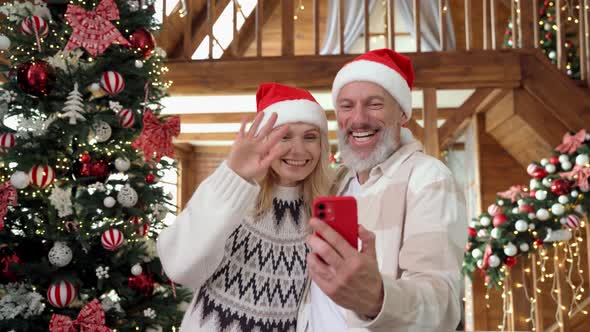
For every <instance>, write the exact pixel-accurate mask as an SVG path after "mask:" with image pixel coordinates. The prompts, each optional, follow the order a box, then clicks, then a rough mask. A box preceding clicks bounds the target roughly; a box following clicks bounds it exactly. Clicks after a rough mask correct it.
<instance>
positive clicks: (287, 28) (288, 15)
mask: <svg viewBox="0 0 590 332" xmlns="http://www.w3.org/2000/svg"><path fill="white" fill-rule="evenodd" d="M293 1H294V0H281V5H282V17H281V20H282V29H281V30H282V40H281V45H282V48H281V50H282V51H281V55H283V56H293V55H295V19H294V15H295V7H294V6H295V3H294V2H293Z"/></svg>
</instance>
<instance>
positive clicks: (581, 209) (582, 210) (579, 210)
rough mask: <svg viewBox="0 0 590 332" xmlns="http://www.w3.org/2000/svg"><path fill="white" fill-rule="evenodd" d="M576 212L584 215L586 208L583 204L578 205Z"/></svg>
mask: <svg viewBox="0 0 590 332" xmlns="http://www.w3.org/2000/svg"><path fill="white" fill-rule="evenodd" d="M574 211H576V212H578V213H579V214H584V207H583V206H582V205H581V204H580V205H576V207H575V208H574Z"/></svg>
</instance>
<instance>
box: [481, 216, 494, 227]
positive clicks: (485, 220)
mask: <svg viewBox="0 0 590 332" xmlns="http://www.w3.org/2000/svg"><path fill="white" fill-rule="evenodd" d="M479 223H480V224H481V225H482V226H484V227H485V226H489V225H490V224H491V223H492V220H491V219H490V218H489V217H485V216H484V217H481V219H479Z"/></svg>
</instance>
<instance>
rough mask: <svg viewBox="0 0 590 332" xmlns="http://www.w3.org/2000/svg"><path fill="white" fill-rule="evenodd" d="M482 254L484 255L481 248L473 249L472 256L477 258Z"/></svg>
mask: <svg viewBox="0 0 590 332" xmlns="http://www.w3.org/2000/svg"><path fill="white" fill-rule="evenodd" d="M481 255H483V253H482V252H481V249H479V248H475V249H473V250H472V251H471V256H472V257H473V258H475V259H477V258H480V257H481Z"/></svg>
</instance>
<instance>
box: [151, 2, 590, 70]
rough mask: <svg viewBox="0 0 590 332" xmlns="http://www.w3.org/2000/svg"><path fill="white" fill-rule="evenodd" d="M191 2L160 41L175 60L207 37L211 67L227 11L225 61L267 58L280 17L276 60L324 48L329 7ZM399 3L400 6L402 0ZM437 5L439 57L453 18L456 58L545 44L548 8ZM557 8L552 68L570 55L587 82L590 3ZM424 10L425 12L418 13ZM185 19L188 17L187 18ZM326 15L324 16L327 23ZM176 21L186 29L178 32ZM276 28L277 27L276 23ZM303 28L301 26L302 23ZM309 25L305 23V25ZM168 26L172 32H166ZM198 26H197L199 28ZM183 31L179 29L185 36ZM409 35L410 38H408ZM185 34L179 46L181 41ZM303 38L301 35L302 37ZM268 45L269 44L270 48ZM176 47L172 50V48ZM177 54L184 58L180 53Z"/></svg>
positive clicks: (416, 25)
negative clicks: (299, 46) (269, 29)
mask: <svg viewBox="0 0 590 332" xmlns="http://www.w3.org/2000/svg"><path fill="white" fill-rule="evenodd" d="M183 1H186V6H185V7H186V8H185V9H186V13H183V9H182V8H181V6H177V8H176V9H175V10H174V11H173V12H172V13H171V14H170V15H169V16H167V17H165V18H164V19H163V22H164V29H163V35H162V36H161V37H160V38H161V39H164V38H168V37H170V38H172V39H175V40H178V42H179V43H181V44H182V45H172V46H170V45H168V46H169V47H168V48H169V49H168V50H167V51H168V53H169V54H170V55H171V58H172V59H185V60H190V59H191V58H192V56H193V53H194V52H195V50H196V48H197V47H198V46H199V45H200V44H201V42H202V41H203V40H204V38H205V37H207V36H208V37H209V38H208V40H209V42H208V45H207V48H208V52H207V54H208V56H207V58H208V59H210V60H211V59H214V52H213V49H214V47H215V46H216V42H217V39H216V36H215V34H214V29H213V27H214V25H215V23H216V21H217V19H218V18H219V16H220V15H221V13H222V12H223V11H224V10H225V9H226V8H230V9H231V10H232V12H233V13H232V23H231V24H232V37H233V40H232V42H231V44H230V45H229V46H228V47H226V48H225V49H224V50H223V52H224V56H223V58H234V59H235V58H240V57H243V56H244V51H245V49H244V47H243V45H242V47H241V48H240V45H241V44H242V42H247V43H249V44H250V45H251V47H252V48H253V49H254V50H255V51H254V52H251V54H254V55H255V56H256V57H262V56H263V53H264V52H263V39H264V38H270V37H267V36H265V34H264V33H263V30H264V29H265V24H270V23H272V22H270V23H269V16H272V15H275V16H277V15H278V16H277V17H279V16H280V27H277V29H276V31H277V32H278V31H279V28H280V33H274V34H272V36H273V37H272V38H274V39H277V38H279V36H280V41H279V40H272V43H273V45H275V44H276V45H280V50H277V51H278V54H273V55H281V56H294V55H318V56H319V55H320V51H321V47H320V45H321V42H322V37H323V36H322V32H323V31H322V29H323V28H324V25H325V24H324V21H325V15H326V12H327V0H280V1H279V0H251V1H255V2H256V5H255V9H254V10H253V11H252V12H251V13H250V14H244V13H243V12H242V11H241V10H240V8H241V7H240V6H241V4H243V3H244V1H246V0H183ZM358 1H360V2H362V8H363V10H362V11H361V12H359V13H358V15H363V16H364V29H363V33H362V34H361V37H360V38H364V50H365V51H366V50H369V49H370V48H371V40H370V38H371V36H373V35H374V34H372V33H371V31H370V28H369V27H370V23H371V13H370V11H369V0H358ZM398 1H399V0H398ZM430 1H435V0H429V1H428V2H426V1H420V0H413V1H412V6H413V24H412V25H413V26H412V28H411V30H413V31H416V32H417V35H419V36H422V35H423V33H422V31H423V27H422V24H423V22H421V19H420V18H421V16H423V12H422V11H421V8H424V6H425V5H431V3H430ZM436 1H438V2H437V3H438V10H437V12H438V13H437V15H438V19H437V22H436V23H437V27H438V45H437V47H436V49H435V51H450V50H451V49H450V45H448V38H447V35H448V34H449V26H448V25H447V24H445V22H447V15H449V13H451V14H452V22H453V24H452V28H453V30H454V35H455V37H456V38H455V40H456V46H455V47H454V50H458V51H461V50H467V51H469V50H475V49H485V50H497V49H501V48H538V47H540V46H541V45H540V43H542V42H543V37H544V34H543V36H541V32H542V31H541V29H542V28H544V27H543V26H540V24H539V23H540V22H539V17H540V14H539V11H540V7H543V3H539V1H538V0H464V1H460V0H453V1H448V0H436ZM380 2H381V3H380V4H379V10H381V9H382V11H383V13H384V15H383V23H384V24H383V26H384V30H383V32H382V33H379V35H381V36H384V39H383V45H382V46H383V47H389V48H392V49H395V48H396V36H397V35H398V34H399V31H396V30H395V29H396V24H395V17H396V15H395V12H394V11H395V8H397V7H396V1H395V0H382V1H380ZM550 2H551V3H552V4H553V6H554V8H555V15H554V17H553V18H552V19H551V22H549V21H547V22H544V24H543V25H545V24H549V25H548V27H549V29H550V30H555V31H556V34H555V43H556V46H555V56H553V55H552V58H553V59H552V60H553V62H554V63H555V64H556V65H557V67H558V68H559V69H561V70H563V71H565V72H567V71H568V68H566V67H567V61H566V59H567V56H568V52H570V53H571V50H572V49H574V48H575V49H576V53H577V55H578V56H579V59H580V78H581V79H582V80H586V79H588V77H589V73H588V71H589V70H590V57H589V56H588V55H589V53H590V52H589V44H590V42H589V40H588V39H589V30H590V29H589V24H588V10H589V7H588V0H572V1H567V0H551V1H550ZM303 3H305V5H306V6H305V8H306V11H305V12H304V13H300V15H305V16H306V17H308V18H309V22H311V25H312V27H310V26H309V25H306V26H305V27H304V29H303V28H302V27H301V26H300V25H298V26H296V25H295V22H296V17H295V16H296V15H297V14H296V10H295V9H296V8H299V6H301V5H302V4H303ZM338 3H339V5H340V10H339V11H338V16H339V17H338V37H339V45H340V47H339V52H340V53H341V54H344V53H345V47H344V40H345V38H344V34H345V27H344V24H343V22H344V21H345V13H346V8H345V6H346V2H345V1H344V0H338ZM163 6H164V8H163V9H164V13H165V12H166V11H165V10H166V1H163ZM421 6H422V7H421ZM180 13H182V14H185V15H184V16H183V17H181V15H179V14H180ZM240 15H244V19H245V20H246V23H245V24H244V25H243V26H242V27H241V29H238V25H237V21H238V17H239V16H240ZM322 15H323V16H322ZM179 20H180V21H182V23H181V24H179ZM277 21H278V20H277V19H276V20H274V23H276V22H277ZM300 21H301V18H300ZM306 22H307V21H306ZM508 23H511V26H512V27H513V28H512V29H511V30H512V36H511V42H510V46H508V45H505V42H504V36H505V35H506V31H507V27H508ZM167 25H170V27H167ZM197 25H198V26H197ZM181 28H182V29H181ZM299 28H302V29H303V30H305V31H304V32H305V36H304V37H303V38H304V41H305V42H308V43H309V44H310V45H313V47H311V48H308V49H312V50H313V51H312V52H311V53H305V54H301V53H300V52H298V51H297V50H296V47H295V39H296V38H295V35H296V34H295V32H296V29H299ZM566 32H567V33H572V34H576V35H577V40H567V43H566ZM406 33H407V32H406ZM179 34H182V35H183V37H182V38H178V37H177V36H178V35H179ZM297 35H298V36H299V37H300V32H297ZM266 41H269V42H271V40H266V39H265V42H266ZM414 43H415V50H416V52H418V53H420V52H422V51H423V49H422V45H421V43H420V38H414ZM173 46H174V47H173ZM178 50H180V51H178Z"/></svg>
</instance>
